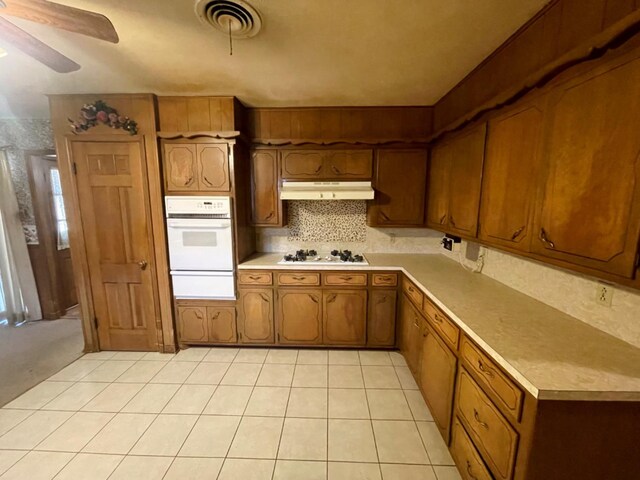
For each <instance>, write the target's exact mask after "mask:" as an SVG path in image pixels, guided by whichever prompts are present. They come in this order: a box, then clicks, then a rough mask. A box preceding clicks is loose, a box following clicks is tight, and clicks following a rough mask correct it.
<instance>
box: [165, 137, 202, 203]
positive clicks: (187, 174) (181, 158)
mask: <svg viewBox="0 0 640 480" xmlns="http://www.w3.org/2000/svg"><path fill="white" fill-rule="evenodd" d="M196 163H197V162H196V146H195V145H191V144H188V143H174V144H171V143H165V144H164V165H165V176H166V178H167V180H166V181H167V192H190V191H195V190H198V179H197V170H198V167H197V165H196Z"/></svg>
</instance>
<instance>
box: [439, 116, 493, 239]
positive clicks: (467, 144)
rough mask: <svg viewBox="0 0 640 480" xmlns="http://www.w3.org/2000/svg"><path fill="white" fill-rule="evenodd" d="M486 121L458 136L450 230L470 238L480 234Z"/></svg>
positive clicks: (453, 166)
mask: <svg viewBox="0 0 640 480" xmlns="http://www.w3.org/2000/svg"><path fill="white" fill-rule="evenodd" d="M486 133H487V125H486V123H483V124H481V125H480V126H478V127H475V128H472V129H471V130H469V131H468V132H465V133H463V134H462V135H461V136H459V137H456V139H455V141H454V148H453V161H452V162H451V173H450V177H449V226H448V229H447V230H448V231H450V232H451V233H456V234H459V235H466V236H468V237H475V236H476V235H477V233H478V213H479V210H480V190H481V187H482V164H483V163H484V144H485V138H486Z"/></svg>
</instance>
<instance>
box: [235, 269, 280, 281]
mask: <svg viewBox="0 0 640 480" xmlns="http://www.w3.org/2000/svg"><path fill="white" fill-rule="evenodd" d="M238 283H239V284H240V285H271V284H273V274H272V273H271V272H247V271H243V270H240V271H238Z"/></svg>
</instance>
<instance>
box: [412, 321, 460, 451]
mask: <svg viewBox="0 0 640 480" xmlns="http://www.w3.org/2000/svg"><path fill="white" fill-rule="evenodd" d="M422 337H423V344H422V355H421V361H420V387H421V389H422V393H423V395H424V399H425V401H426V402H427V404H428V405H429V410H430V411H431V414H432V415H433V419H434V421H435V422H436V426H437V427H438V430H440V434H441V435H442V437H443V438H444V440H445V442H446V443H449V433H450V430H451V412H452V410H453V392H454V388H455V381H456V370H457V365H458V359H457V358H456V356H455V355H454V354H453V353H452V352H451V350H449V349H448V348H447V346H446V345H445V343H444V342H443V341H442V339H441V338H440V337H439V336H438V334H437V333H436V332H435V331H434V330H432V329H431V328H430V327H428V326H426V325H425V328H424V329H423V333H422Z"/></svg>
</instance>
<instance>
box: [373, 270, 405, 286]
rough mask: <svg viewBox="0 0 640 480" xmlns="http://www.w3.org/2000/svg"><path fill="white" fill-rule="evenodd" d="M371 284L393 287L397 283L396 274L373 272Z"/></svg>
mask: <svg viewBox="0 0 640 480" xmlns="http://www.w3.org/2000/svg"><path fill="white" fill-rule="evenodd" d="M371 285H372V286H374V287H395V286H396V285H398V274H397V273H374V274H372V275H371Z"/></svg>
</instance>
